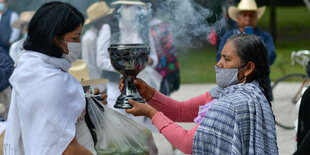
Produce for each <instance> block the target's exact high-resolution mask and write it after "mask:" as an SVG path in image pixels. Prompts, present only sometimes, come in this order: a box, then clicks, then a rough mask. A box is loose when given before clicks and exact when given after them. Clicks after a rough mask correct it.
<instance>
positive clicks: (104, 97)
mask: <svg viewBox="0 0 310 155" xmlns="http://www.w3.org/2000/svg"><path fill="white" fill-rule="evenodd" d="M107 97H108V95H107V94H105V93H104V94H101V96H100V101H101V102H102V103H103V104H107V103H108V102H107Z"/></svg>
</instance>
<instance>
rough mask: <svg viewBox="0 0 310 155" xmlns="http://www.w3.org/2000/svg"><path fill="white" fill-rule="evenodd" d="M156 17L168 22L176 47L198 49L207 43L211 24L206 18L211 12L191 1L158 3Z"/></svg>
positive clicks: (179, 0) (177, 0)
mask: <svg viewBox="0 0 310 155" xmlns="http://www.w3.org/2000/svg"><path fill="white" fill-rule="evenodd" d="M158 3H160V4H156V5H157V7H158V8H157V9H156V12H157V16H158V17H160V18H162V19H163V20H165V21H168V23H169V28H170V31H171V33H172V35H173V37H174V41H175V45H176V46H177V47H199V46H202V44H204V43H207V42H208V36H209V33H210V32H211V30H212V24H209V23H207V21H206V18H208V17H209V16H211V15H212V13H213V12H212V10H209V9H207V8H204V7H203V6H201V5H199V4H197V3H195V2H194V1H192V0H166V1H165V2H158Z"/></svg>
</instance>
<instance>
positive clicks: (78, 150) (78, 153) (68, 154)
mask: <svg viewBox="0 0 310 155" xmlns="http://www.w3.org/2000/svg"><path fill="white" fill-rule="evenodd" d="M63 155H92V153H91V152H90V151H89V150H87V149H86V148H85V147H84V146H82V145H80V144H79V143H78V141H77V139H76V138H75V137H74V138H73V140H72V141H71V143H70V144H69V145H68V147H67V148H66V150H65V151H64V152H63Z"/></svg>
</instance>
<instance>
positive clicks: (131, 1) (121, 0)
mask: <svg viewBox="0 0 310 155" xmlns="http://www.w3.org/2000/svg"><path fill="white" fill-rule="evenodd" d="M118 4H119V5H121V4H126V5H143V6H145V7H146V4H145V3H144V2H142V1H139V0H117V1H115V2H113V3H111V5H112V6H115V5H118Z"/></svg>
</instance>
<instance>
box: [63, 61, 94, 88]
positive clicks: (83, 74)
mask: <svg viewBox="0 0 310 155" xmlns="http://www.w3.org/2000/svg"><path fill="white" fill-rule="evenodd" d="M68 72H69V73H70V74H71V75H72V76H74V77H75V78H76V79H77V80H79V81H80V82H81V81H84V80H89V72H88V68H87V64H86V62H85V61H84V60H81V59H77V60H76V61H74V62H73V63H72V66H71V68H69V71H68Z"/></svg>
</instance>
